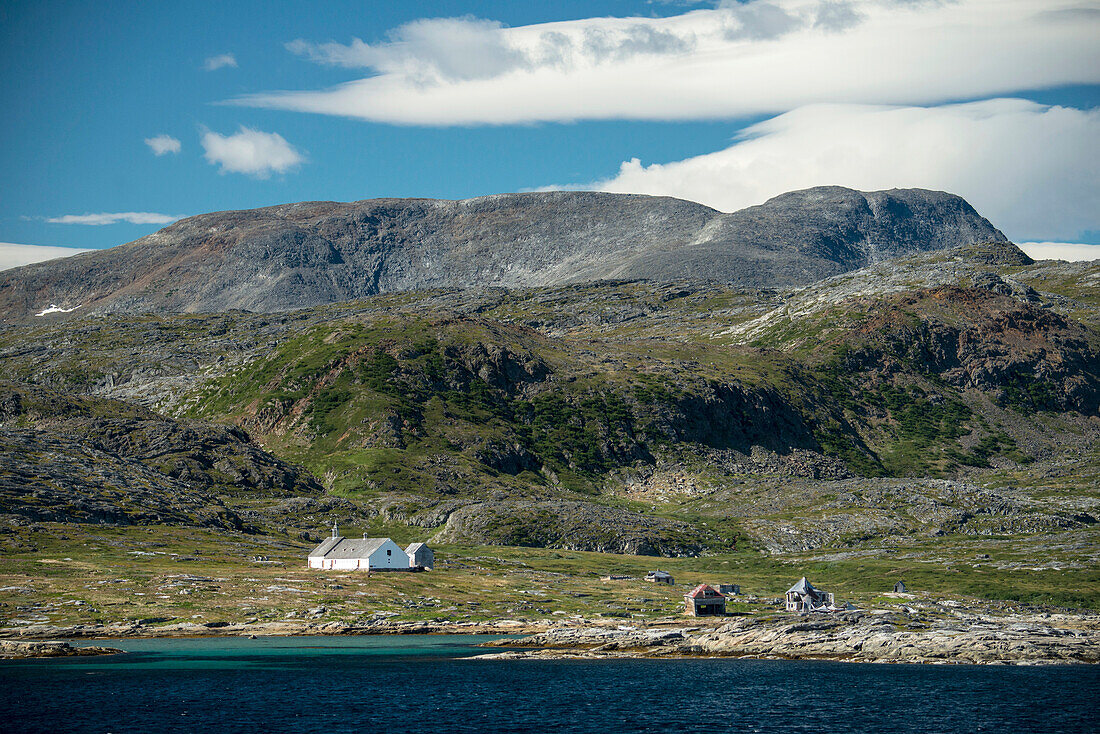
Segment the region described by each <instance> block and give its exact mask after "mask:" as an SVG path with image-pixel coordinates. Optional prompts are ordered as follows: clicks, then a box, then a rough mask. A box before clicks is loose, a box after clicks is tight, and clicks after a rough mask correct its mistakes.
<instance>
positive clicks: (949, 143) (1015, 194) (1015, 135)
mask: <svg viewBox="0 0 1100 734" xmlns="http://www.w3.org/2000/svg"><path fill="white" fill-rule="evenodd" d="M1098 171H1100V110H1078V109H1073V108H1066V107H1050V106H1045V105H1040V104H1036V103H1034V102H1029V101H1026V100H1019V99H995V100H987V101H983V102H972V103H968V104H957V105H944V106H940V107H893V106H880V105H811V106H808V107H803V108H801V109H797V110H793V111H791V112H788V113H786V114H783V115H780V116H778V117H774V118H772V119H770V120H766V121H764V122H761V123H759V124H756V125H753V126H750V127H748V128H746V129H745V130H743V131H742V132H741V134H740V135H739V136H738V137H737V138H736V139H735V140H734V142H733V144H732V145H731V146H730V147H728V148H726V149H725V150H721V151H718V152H715V153H709V154H707V155H700V156H697V157H693V158H688V159H686V160H682V161H678V162H674V163H665V164H654V165H648V166H646V165H642V163H641V162H639V161H638V160H637V159H634V160H631V161H626V162H624V163H623V164H622V166H621V168H620V170H619V173H618V175H616V176H614V177H612V178H610V179H608V180H605V181H598V182H595V183H594V184H585V185H584V186H583V187H584V188H595V189H600V190H604V191H614V192H620V193H642V194H656V195H667V196H676V197H679V198H683V199H690V200H692V201H698V202H700V203H703V204H707V205H709V206H712V207H714V208H716V209H720V210H722V211H734V210H736V209H741V208H743V207H746V206H751V205H753V204H759V203H761V202H763V201H765V200H766V199H768V198H770V197H772V196H775V195H777V194H781V193H783V192H785V191H791V190H794V189H802V188H808V187H811V186H819V185H839V186H848V187H850V188H854V189H861V190H864V191H870V190H878V189H889V188H894V187H897V186H905V187H917V188H928V189H939V190H944V191H950V192H952V193H956V194H959V195H961V196H963V197H965V198H966V199H967V200H968V201H969V202H970V203H971V204H973V205H974V207H975V208H976V209H977V210H978V211H979V212H981V213H982V214H983V215H984V216H985V217H987V218H988V219H989V220H990V221H992V222H993V223H994V224H995V225H996V226H997V227H999V228H1000V229H1001V230H1002V231H1004V232H1005V234H1006V235H1007V236H1008V237H1009V238H1011V239H1014V240H1017V241H1024V240H1029V239H1040V238H1042V239H1066V240H1072V239H1074V238H1076V237H1079V236H1081V233H1083V232H1084V231H1086V230H1098V229H1100V174H1098ZM567 188H573V187H567Z"/></svg>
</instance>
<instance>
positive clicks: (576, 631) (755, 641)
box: [480, 612, 1100, 665]
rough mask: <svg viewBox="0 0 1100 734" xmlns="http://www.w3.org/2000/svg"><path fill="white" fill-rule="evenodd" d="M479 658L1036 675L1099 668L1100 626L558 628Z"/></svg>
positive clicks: (873, 617)
mask: <svg viewBox="0 0 1100 734" xmlns="http://www.w3.org/2000/svg"><path fill="white" fill-rule="evenodd" d="M490 644H496V645H500V646H507V647H523V648H533V649H531V650H521V651H515V650H510V651H507V652H502V653H495V654H490V655H485V656H480V657H483V658H497V659H500V658H545V657H750V658H781V659H794V658H799V659H820V660H840V661H848V662H865V663H940V664H945V663H965V664H978V665H992V664H1002V665H1005V664H1008V665H1039V664H1059V663H1062V664H1069V663H1098V662H1100V617H1096V616H1093V615H1038V616H1036V617H1027V618H1022V617H1009V618H999V617H984V618H983V617H979V618H972V619H965V618H960V619H955V620H951V619H948V620H943V619H939V620H924V619H921V616H920V615H908V614H903V613H895V612H887V613H867V612H845V613H841V614H836V615H832V616H828V617H816V616H813V617H806V616H803V617H795V618H792V617H790V616H783V617H755V618H741V619H737V620H735V621H733V622H730V623H728V624H726V625H723V626H721V627H718V628H716V629H715V628H699V627H694V628H692V627H684V628H677V629H672V628H666V629H652V628H651V629H632V628H617V629H610V628H575V627H574V628H559V629H553V630H549V631H547V632H543V633H539V634H536V635H531V636H529V637H524V638H522V639H518V640H502V641H499V642H497V643H490Z"/></svg>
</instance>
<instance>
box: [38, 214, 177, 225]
mask: <svg viewBox="0 0 1100 734" xmlns="http://www.w3.org/2000/svg"><path fill="white" fill-rule="evenodd" d="M179 219H183V217H182V216H176V215H172V214H158V213H156V212H101V213H99V214H65V215H62V216H60V217H49V218H47V219H46V221H47V222H50V223H51V224H90V225H95V226H100V225H104V224H120V223H122V222H127V223H129V224H171V223H172V222H175V221H177V220H179Z"/></svg>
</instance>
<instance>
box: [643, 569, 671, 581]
mask: <svg viewBox="0 0 1100 734" xmlns="http://www.w3.org/2000/svg"><path fill="white" fill-rule="evenodd" d="M646 576H647V577H648V578H655V579H666V578H667V579H670V578H672V574H670V573H669V572H667V571H661V570H657V571H650V572H649V573H647V574H646Z"/></svg>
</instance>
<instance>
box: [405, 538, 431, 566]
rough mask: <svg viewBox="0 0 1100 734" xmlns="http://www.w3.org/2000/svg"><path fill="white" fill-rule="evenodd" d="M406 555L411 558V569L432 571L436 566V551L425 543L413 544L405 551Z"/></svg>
mask: <svg viewBox="0 0 1100 734" xmlns="http://www.w3.org/2000/svg"><path fill="white" fill-rule="evenodd" d="M405 555H407V556H408V557H409V568H415V569H418V570H421V571H431V570H432V567H433V566H435V551H433V550H432V549H431V548H429V547H428V546H426V545H425V544H423V543H413V544H411V545H410V546H409V547H408V548H406V549H405Z"/></svg>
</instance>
